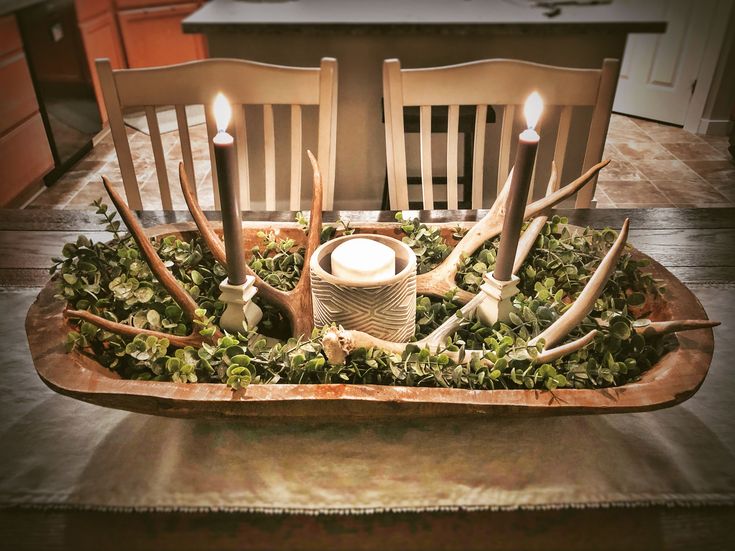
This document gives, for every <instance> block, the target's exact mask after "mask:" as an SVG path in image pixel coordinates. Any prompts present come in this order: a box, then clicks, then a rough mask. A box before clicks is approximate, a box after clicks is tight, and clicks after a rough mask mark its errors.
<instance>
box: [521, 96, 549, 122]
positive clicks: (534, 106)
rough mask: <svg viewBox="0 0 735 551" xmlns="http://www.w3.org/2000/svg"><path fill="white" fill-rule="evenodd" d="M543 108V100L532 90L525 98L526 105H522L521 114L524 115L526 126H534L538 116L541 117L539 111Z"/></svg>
mask: <svg viewBox="0 0 735 551" xmlns="http://www.w3.org/2000/svg"><path fill="white" fill-rule="evenodd" d="M543 110H544V102H543V100H542V99H541V96H540V95H539V93H538V92H533V93H532V94H531V95H530V96H528V99H527V100H526V105H524V106H523V114H524V115H525V116H526V123H527V124H528V128H531V129H534V128H536V124H538V120H539V118H541V112H542V111H543Z"/></svg>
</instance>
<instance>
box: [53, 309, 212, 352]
mask: <svg viewBox="0 0 735 551" xmlns="http://www.w3.org/2000/svg"><path fill="white" fill-rule="evenodd" d="M64 317H67V318H78V319H81V320H83V321H87V322H89V323H91V324H92V325H96V326H97V327H99V328H100V329H104V330H105V331H109V332H110V333H116V334H118V335H123V336H125V337H135V336H137V335H146V336H153V337H156V338H157V339H168V342H169V344H170V345H171V346H173V347H175V348H185V347H187V346H194V347H196V346H201V344H202V341H203V340H204V339H202V337H200V336H199V335H196V334H191V335H187V336H185V337H182V336H181V335H172V334H171V333H163V332H162V331H152V330H150V329H139V328H138V327H134V326H132V325H125V324H124V323H118V322H116V321H110V320H108V319H106V318H103V317H101V316H98V315H96V314H93V313H92V312H88V311H87V310H65V311H64Z"/></svg>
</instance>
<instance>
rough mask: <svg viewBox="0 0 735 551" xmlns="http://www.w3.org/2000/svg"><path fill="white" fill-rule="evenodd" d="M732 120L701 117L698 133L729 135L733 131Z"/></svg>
mask: <svg viewBox="0 0 735 551" xmlns="http://www.w3.org/2000/svg"><path fill="white" fill-rule="evenodd" d="M732 125H733V122H732V121H728V120H724V119H723V120H719V119H700V121H699V126H698V127H697V134H705V135H707V136H729V135H730V132H731V131H732Z"/></svg>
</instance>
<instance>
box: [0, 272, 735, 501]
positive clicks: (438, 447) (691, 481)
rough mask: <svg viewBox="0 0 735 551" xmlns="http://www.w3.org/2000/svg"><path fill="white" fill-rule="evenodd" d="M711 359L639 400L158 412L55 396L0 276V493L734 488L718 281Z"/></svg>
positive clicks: (145, 496)
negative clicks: (495, 407)
mask: <svg viewBox="0 0 735 551" xmlns="http://www.w3.org/2000/svg"><path fill="white" fill-rule="evenodd" d="M693 290H694V291H695V293H696V294H697V295H698V296H699V297H700V299H701V300H702V302H703V303H704V305H705V308H706V309H707V311H708V314H709V316H710V317H712V318H714V319H720V320H721V321H723V325H722V326H721V327H719V328H717V329H716V330H715V358H714V361H713V365H712V368H711V370H710V374H709V375H708V377H707V380H706V381H705V383H704V385H703V387H702V389H701V390H700V391H699V393H698V394H697V395H695V397H694V398H692V399H690V400H689V401H687V402H685V403H684V404H682V405H679V406H676V407H674V408H670V409H667V410H661V411H657V412H652V413H640V414H622V415H598V416H575V417H551V418H535V419H534V418H513V417H498V418H482V419H480V418H466V419H446V420H436V419H417V420H413V421H408V422H407V421H387V422H386V421H375V422H367V421H366V422H362V423H360V424H358V425H354V424H334V423H331V424H319V423H316V424H303V423H298V422H282V423H267V424H264V423H262V422H257V421H246V420H244V421H243V420H236V421H232V420H231V421H225V420H218V421H200V420H184V419H166V418H159V417H152V416H146V415H139V414H133V413H126V412H122V411H116V410H111V409H105V408H101V407H98V406H93V405H89V404H86V403H82V402H79V401H77V400H73V399H71V398H66V397H64V396H60V395H58V394H56V393H54V392H52V391H51V390H49V389H48V388H46V387H45V386H44V385H43V383H42V382H41V381H40V379H39V378H38V377H37V375H36V373H35V371H34V369H33V366H32V362H31V358H30V354H29V351H28V346H27V343H26V338H25V333H24V328H23V319H24V317H25V312H26V311H27V309H28V306H29V305H30V304H31V302H32V300H33V298H34V297H35V295H36V294H37V290H36V289H33V290H30V289H29V290H12V291H0V308H1V309H2V312H3V314H4V315H3V317H2V319H1V320H0V334H1V335H2V337H1V339H2V352H1V353H0V465H2V468H1V469H2V470H1V471H0V472H2V475H0V505H3V506H7V505H22V506H32V507H49V508H50V507H68V508H80V509H101V510H153V509H155V510H182V511H185V510H237V511H257V512H260V511H265V512H287V513H304V512H306V513H332V512H339V513H367V512H377V511H428V510H463V509H464V510H481V509H489V510H496V509H497V510H500V509H517V508H529V509H533V508H537V509H544V508H558V507H600V506H636V505H652V504H680V505H699V504H708V505H711V504H732V503H735V430H733V406H734V405H735V372H733V366H732V358H733V357H735V340H733V339H732V338H728V336H727V335H728V334H732V332H733V330H735V305H733V300H732V296H733V291H735V289H734V288H733V287H732V286H728V285H717V286H695V287H694V288H693Z"/></svg>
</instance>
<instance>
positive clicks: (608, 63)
mask: <svg viewBox="0 0 735 551" xmlns="http://www.w3.org/2000/svg"><path fill="white" fill-rule="evenodd" d="M618 70H619V62H618V60H614V59H606V60H604V62H603V64H602V68H601V69H572V68H565V67H553V66H549V65H540V64H537V63H530V62H526V61H515V60H508V59H491V60H484V61H475V62H471V63H463V64H460V65H450V66H446V67H434V68H426V69H401V63H400V61H399V60H397V59H387V60H385V62H384V63H383V97H384V110H385V121H386V124H385V138H386V157H387V165H388V184H389V186H388V188H389V189H388V192H389V197H390V205H391V208H393V209H407V208H409V202H408V185H407V177H406V172H407V171H406V141H405V133H404V123H403V110H404V107H409V106H418V107H419V110H420V163H421V184H422V186H421V187H422V195H423V208H424V209H432V208H434V182H433V174H432V158H431V109H432V106H435V105H448V106H449V111H448V127H447V178H446V182H447V207H448V208H450V209H456V208H458V198H457V195H458V194H457V187H458V186H457V164H458V159H457V157H458V152H457V144H458V119H459V106H460V105H475V106H477V109H476V117H475V132H474V144H473V160H472V208H482V206H483V171H484V159H485V131H486V116H487V109H488V107H489V106H491V107H492V108H495V109H496V110H497V108H498V107H502V108H503V109H502V111H503V115H502V122H501V130H500V140H499V141H500V143H499V155H498V163H497V182H498V184H497V185H498V186H502V184H503V182H504V181H505V179H506V176H507V175H508V172H509V171H510V165H511V163H512V159H511V155H510V153H511V146H512V145H513V144H514V143H515V140H517V133H514V132H513V126H514V122H516V119H517V118H518V117H519V116H521V117H522V108H521V107H522V103H523V102H524V101H525V99H526V97H527V96H528V95H529V94H530V93H531V92H532V91H534V90H537V91H538V92H539V93H540V94H541V96H542V98H543V100H544V105H545V114H546V113H549V112H551V111H553V110H550V109H549V107H550V106H558V107H559V108H560V109H559V112H560V115H559V121H558V131H557V133H556V144H555V147H554V159H556V161H557V163H559V164H560V166H561V164H562V163H563V161H564V158H565V154H566V149H567V142H568V138H569V132H570V127H571V121H572V110H573V108H575V107H591V108H592V119H591V124H590V127H589V132H588V135H587V145H586V150H585V154H584V160H583V166H582V170H586V169H587V168H589V167H591V166H592V165H594V164H595V163H597V162H599V161H600V159H601V158H602V153H603V149H604V146H605V137H606V134H607V127H608V123H609V121H610V113H611V110H612V103H613V96H614V93H615V84H616V81H617V75H618ZM547 119H548V115H547V116H546V118H542V120H541V123H540V124H541V125H546V124H548V120H547ZM548 138H549V136H545V135H544V133H543V131H541V146H543V143H544V141H545V139H546V140H548ZM594 186H595V183H594V182H593V183H592V184H590V185H588V186H587V187H585V188H584V189H583V190H582V191H580V192H579V193H578V196H577V200H576V206H577V207H588V206H589V205H590V203H591V200H592V197H593V195H594Z"/></svg>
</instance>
